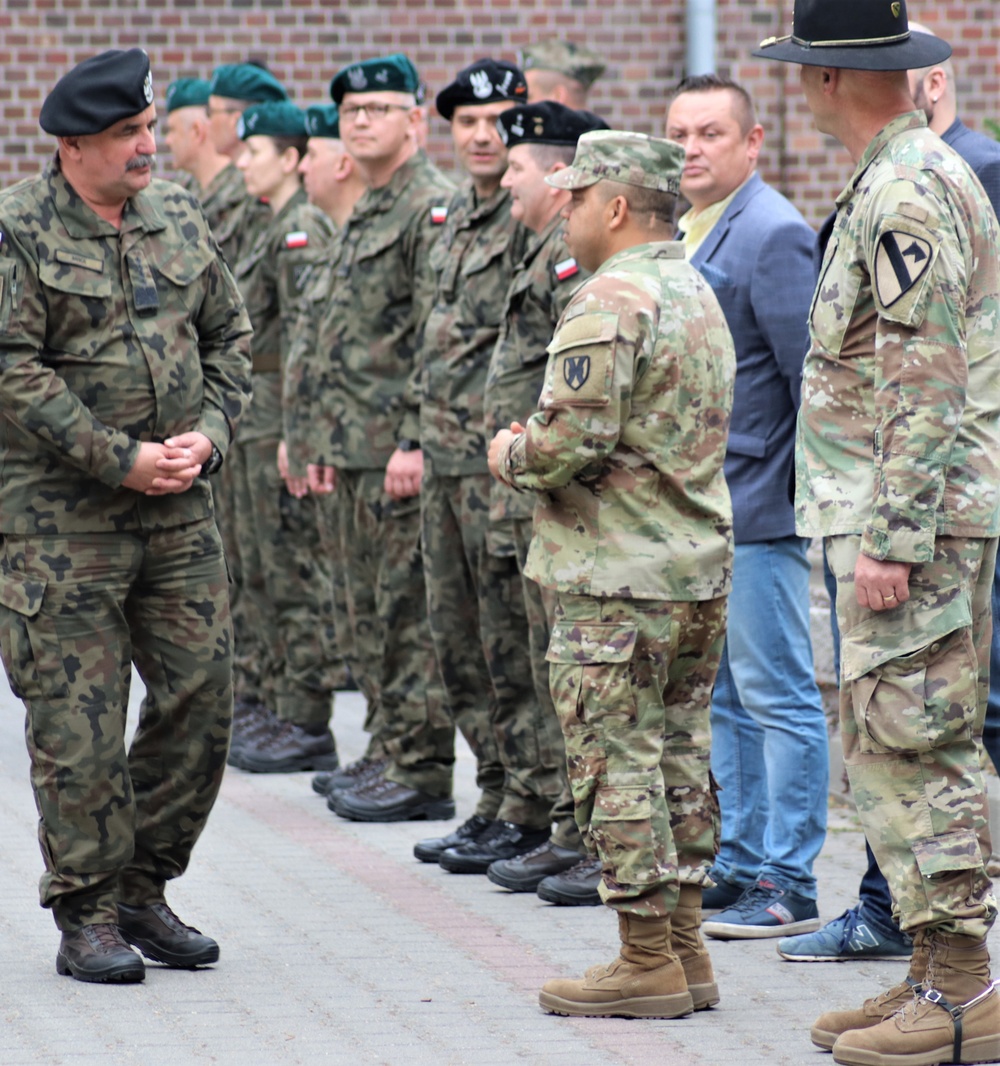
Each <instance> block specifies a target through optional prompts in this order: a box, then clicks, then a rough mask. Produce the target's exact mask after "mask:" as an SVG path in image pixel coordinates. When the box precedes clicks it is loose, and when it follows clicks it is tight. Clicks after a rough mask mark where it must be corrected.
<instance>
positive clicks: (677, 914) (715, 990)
mask: <svg viewBox="0 0 1000 1066" xmlns="http://www.w3.org/2000/svg"><path fill="white" fill-rule="evenodd" d="M670 945H671V947H672V948H673V949H674V951H675V952H676V953H677V957H678V958H679V959H680V960H681V966H683V967H684V977H685V978H686V980H687V986H688V991H689V992H690V993H691V1000H692V1002H693V1003H694V1009H695V1010H705V1008H706V1007H714V1006H715V1005H716V1003H718V1002H719V986H718V985H717V984H716V983H715V974H714V973H713V972H712V960H711V958H710V957H709V954H708V950H707V949H706V947H705V942H704V941H703V940H702V939H701V885H681V894H680V899H679V900H678V901H677V909H676V910H675V911H674V913H673V915H672V917H671V919H670Z"/></svg>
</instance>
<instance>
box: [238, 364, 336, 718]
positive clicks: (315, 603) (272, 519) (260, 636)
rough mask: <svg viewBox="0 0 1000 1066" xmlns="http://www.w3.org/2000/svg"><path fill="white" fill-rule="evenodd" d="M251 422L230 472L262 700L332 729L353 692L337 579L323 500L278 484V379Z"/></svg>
mask: <svg viewBox="0 0 1000 1066" xmlns="http://www.w3.org/2000/svg"><path fill="white" fill-rule="evenodd" d="M249 419H250V424H249V425H248V426H247V427H246V429H247V432H246V433H242V430H243V428H244V427H243V426H242V425H241V437H240V438H239V439H238V441H237V442H236V443H235V445H234V447H233V448H232V449H231V450H230V452H229V455H228V456H227V457H226V463H225V466H224V467H223V469H226V467H228V468H229V470H228V472H229V477H230V480H231V484H232V497H231V498H232V504H233V514H232V526H233V533H234V536H235V540H236V543H237V550H238V553H239V560H240V567H241V570H242V575H243V588H242V602H243V603H244V604H245V605H246V608H247V612H246V613H247V618H248V621H252V627H251V628H252V639H253V640H254V643H255V645H256V647H257V649H258V650H257V653H256V655H257V658H258V659H259V661H261V662H263V664H264V666H263V669H262V671H261V674H262V681H261V689H262V693H261V694H262V695H263V696H264V698H265V702H267V703H269V704H270V705H271V706H272V707H273V709H274V711H275V712H276V713H277V715H278V717H279V718H281V719H284V720H287V721H291V722H295V723H297V724H298V725H302V726H306V727H312V728H320V727H326V726H327V725H328V724H329V722H330V714H331V710H332V704H333V692H334V689H335V688H337V687H339V686H340V685H341V684H342V683H343V664H342V662H341V659H340V655H339V653H338V651H337V648H336V638H335V636H334V628H333V572H332V569H331V566H330V561H329V560H328V559H327V558H326V557H325V556H324V554H323V552H322V551H321V550H320V540H319V526H318V521H317V516H316V501H315V499H314V498H312V497H308V496H307V497H305V498H304V499H301V500H299V499H296V498H295V497H294V496H292V495H291V493H289V492H288V490H287V489H286V488H285V485H284V482H283V481H282V479H281V477H280V476H279V474H278V465H277V455H278V442H279V440H280V435H281V383H280V376H279V375H278V374H276V373H258V374H255V375H254V398H253V406H252V408H251V414H250V416H249ZM237 651H238V652H240V653H241V649H239V648H238V649H237ZM237 673H239V670H237Z"/></svg>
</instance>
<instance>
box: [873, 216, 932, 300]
mask: <svg viewBox="0 0 1000 1066" xmlns="http://www.w3.org/2000/svg"><path fill="white" fill-rule="evenodd" d="M932 255H933V249H932V248H931V245H930V242H929V241H926V240H924V239H923V238H922V237H917V236H915V235H914V234H912V233H906V232H904V231H902V230H887V231H886V232H884V233H883V234H882V236H881V237H879V242H878V248H877V249H876V252H875V285H876V288H877V289H878V298H879V301H880V303H881V304H882V306H883V307H886V308H889V307H892V305H893V304H894V303H895V302H896V301H897V300H898V299H900V297H902V296H905V295H906V293H908V292H909V291H910V289H912V288H913V286H914V285H916V283H917V282H918V281H919V280H920V279H921V278H922V277H923V275H924V274H925V273H926V271H927V268H928V267H929V266H930V265H931V257H932Z"/></svg>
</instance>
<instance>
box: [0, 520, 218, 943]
mask: <svg viewBox="0 0 1000 1066" xmlns="http://www.w3.org/2000/svg"><path fill="white" fill-rule="evenodd" d="M0 651H2V654H3V661H4V665H5V667H6V669H7V676H8V679H9V680H10V684H11V688H12V689H13V690H14V692H15V694H16V695H17V696H18V697H19V698H20V699H22V700H23V701H24V704H25V707H26V710H27V716H26V727H25V736H26V739H27V744H28V752H29V754H30V756H31V783H32V787H33V789H34V793H35V803H36V806H37V808H38V815H39V822H38V838H39V842H40V844H41V849H42V857H43V859H44V862H45V874H44V876H43V877H42V879H41V883H40V898H41V904H42V906H43V907H49V908H51V909H52V912H53V915H54V917H55V920H56V924H57V925H58V926H59V928H60V929H63V930H73V929H78V928H79V927H80V926H82V925H87V924H92V923H97V922H114V921H116V920H117V909H116V908H117V904H118V902H124V903H130V904H133V905H144V904H148V903H155V902H159V901H162V899H163V889H164V885H165V883H166V881H168V880H170V879H171V878H174V877H178V876H179V875H180V874H182V873H183V872H184V870H185V869H186V867H187V864H188V860H189V859H190V857H191V850H192V848H193V847H194V844H195V841H197V839H198V836H199V835H200V833H201V831H202V829H203V828H204V826H205V822H206V820H207V818H208V815H209V812H210V811H211V809H212V805H213V803H214V802H215V797H216V795H217V793H218V790H219V785H220V783H221V781H222V772H223V769H224V768H225V763H226V754H227V750H228V746H229V731H230V727H231V725H232V710H233V688H232V628H231V622H230V615H229V593H228V588H227V578H226V564H225V560H224V557H223V551H222V543H221V541H220V539H219V534H218V530H217V528H216V525H215V521H214V519H212V518H206V519H204V520H203V521H201V522H199V523H196V524H192V525H188V526H178V527H176V528H173V529H168V530H164V531H163V532H159V533H88V534H83V533H81V534H65V535H62V536H27V537H22V536H4V538H3V555H2V558H0ZM133 663H135V667H136V669H137V670H138V673H139V676H140V677H141V678H142V680H143V682H144V684H145V686H146V698H145V700H144V701H143V704H142V709H141V711H140V714H139V723H138V728H137V729H136V732H135V736H134V738H133V740H132V744H131V747H130V748H129V749H128V751H126V748H125V719H126V711H127V707H128V698H129V686H130V683H131V678H132V664H133Z"/></svg>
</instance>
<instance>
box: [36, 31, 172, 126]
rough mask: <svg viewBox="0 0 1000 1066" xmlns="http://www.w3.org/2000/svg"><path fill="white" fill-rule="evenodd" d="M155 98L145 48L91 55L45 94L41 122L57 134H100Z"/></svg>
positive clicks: (147, 105) (136, 113)
mask: <svg viewBox="0 0 1000 1066" xmlns="http://www.w3.org/2000/svg"><path fill="white" fill-rule="evenodd" d="M152 102H153V79H152V75H151V74H150V73H149V56H148V55H146V53H145V52H144V51H143V50H142V49H141V48H130V49H129V50H128V51H127V52H123V51H121V50H120V49H112V50H111V51H110V52H101V54H100V55H96V56H91V58H90V59H85V60H84V61H83V62H82V63H78V64H77V65H76V66H75V67H74V68H73V69H72V70H71V71H70V72H69V73H68V74H64V75H63V76H62V77H61V78H60V79H59V80H58V81H57V82H56V84H55V88H54V89H53V90H52V92H50V93H49V95H48V96H46V97H45V103H44V104H42V110H41V113H40V114H39V116H38V124H39V125H40V126H41V127H42V129H43V130H45V132H46V133H51V134H52V136H53V137H80V136H83V135H84V134H87V133H100V132H101V131H102V130H106V129H107V128H108V127H109V126H113V125H114V124H115V123H116V122H121V120H122V119H123V118H132V117H133V116H134V115H138V114H140V113H141V112H143V111H145V110H146V108H147V107H149V105H150V104H151V103H152Z"/></svg>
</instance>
